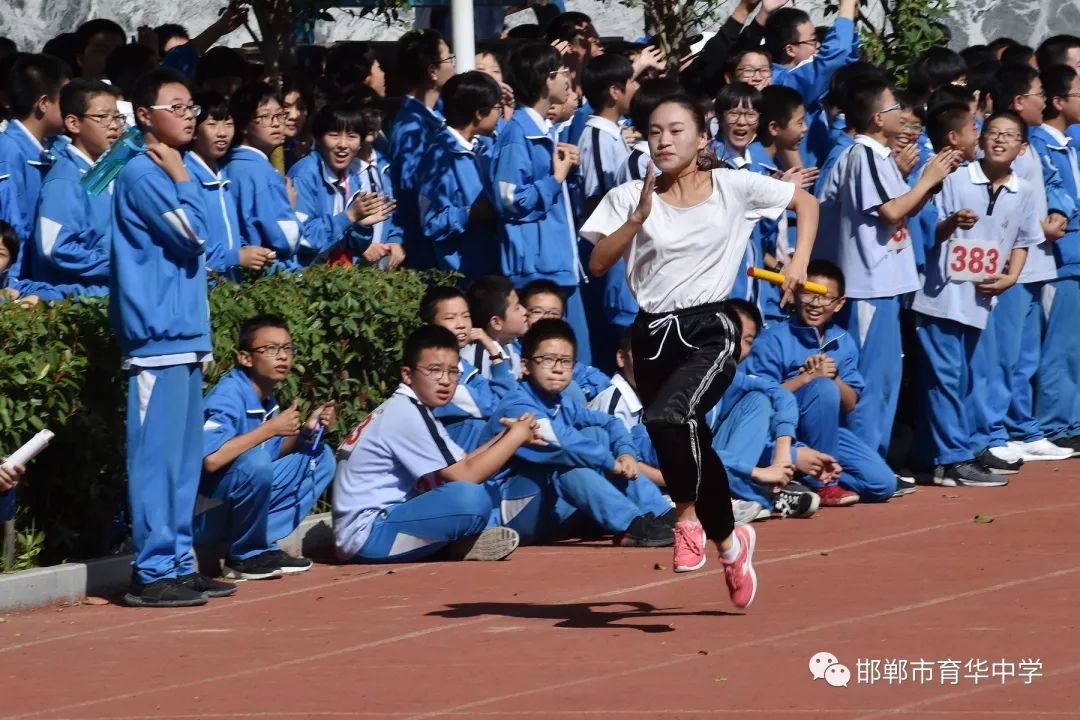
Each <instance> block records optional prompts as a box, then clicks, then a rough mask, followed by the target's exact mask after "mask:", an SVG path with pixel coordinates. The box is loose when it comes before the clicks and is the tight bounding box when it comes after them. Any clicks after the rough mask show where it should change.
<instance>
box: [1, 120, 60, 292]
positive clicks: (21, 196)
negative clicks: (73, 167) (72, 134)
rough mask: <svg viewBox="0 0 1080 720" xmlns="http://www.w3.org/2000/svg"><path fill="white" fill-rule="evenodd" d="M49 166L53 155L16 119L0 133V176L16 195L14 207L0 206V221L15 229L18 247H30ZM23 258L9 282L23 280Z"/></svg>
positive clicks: (21, 254)
mask: <svg viewBox="0 0 1080 720" xmlns="http://www.w3.org/2000/svg"><path fill="white" fill-rule="evenodd" d="M64 140H65V141H66V140H67V139H66V138H64ZM52 163H53V157H52V155H51V154H50V153H49V152H48V151H47V150H46V149H45V147H43V146H42V144H41V143H40V142H39V141H38V139H37V138H35V137H34V136H33V135H31V134H30V131H29V130H27V129H26V126H25V125H23V124H22V123H21V122H19V121H18V120H12V121H11V122H10V123H9V124H8V126H7V129H6V130H4V132H3V133H0V175H3V174H7V175H10V177H9V181H13V182H14V190H15V195H16V198H15V204H14V206H11V205H8V202H5V205H8V209H4V208H2V207H0V210H4V214H2V215H0V220H3V221H5V222H6V223H8V224H9V225H11V226H12V227H13V228H14V229H15V234H16V235H18V236H19V241H20V245H21V246H26V245H29V244H30V238H31V237H32V236H33V233H34V220H35V219H36V217H37V204H38V197H39V195H40V194H41V184H42V182H44V180H45V174H46V173H47V172H48V171H49V168H50V167H51V166H52ZM24 256H25V253H22V252H20V253H19V257H18V259H17V260H16V261H15V262H14V263H13V264H12V266H11V269H10V273H9V278H10V280H15V279H18V278H21V277H23V273H22V270H21V269H22V265H23V262H22V261H23V257H24Z"/></svg>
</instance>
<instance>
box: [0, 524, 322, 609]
mask: <svg viewBox="0 0 1080 720" xmlns="http://www.w3.org/2000/svg"><path fill="white" fill-rule="evenodd" d="M278 544H279V545H281V548H282V549H283V550H285V552H287V553H289V554H290V555H307V556H320V555H326V554H332V552H333V548H334V534H333V531H332V529H331V525H330V513H321V514H319V515H311V516H309V517H307V518H305V519H304V521H303V522H302V523H300V527H298V528H297V529H296V530H295V531H294V532H293V533H292V534H291V535H289V536H288V537H287V538H285V539H284V540H281V541H280V542H279V543H278ZM203 560H204V561H205V559H203ZM130 580H131V555H116V556H113V557H105V558H98V559H96V560H89V561H87V562H85V563H65V564H63V565H54V566H52V567H44V568H33V569H32V570H22V571H20V572H17V573H12V574H10V575H0V612H6V611H11V610H26V609H28V608H36V607H42V606H45V605H52V604H55V603H77V602H81V601H83V600H85V599H86V598H87V597H92V596H95V595H96V596H100V595H111V594H114V593H117V592H120V591H121V590H123V589H124V588H126V587H127V584H128V582H130Z"/></svg>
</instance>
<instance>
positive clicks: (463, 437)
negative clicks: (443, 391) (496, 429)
mask: <svg viewBox="0 0 1080 720" xmlns="http://www.w3.org/2000/svg"><path fill="white" fill-rule="evenodd" d="M458 367H459V368H460V369H461V378H460V379H459V380H458V386H457V389H456V390H455V391H454V397H453V399H452V400H450V402H449V404H447V405H444V406H443V407H439V408H435V411H434V412H435V417H437V418H438V419H439V421H440V422H441V423H442V424H443V426H444V427H445V428H446V432H447V433H448V434H449V435H450V437H451V438H452V439H453V440H454V442H456V443H457V444H458V445H459V446H461V448H462V449H463V450H465V452H472V451H473V450H475V449H476V448H478V447H480V445H481V444H482V442H481V438H482V437H483V435H484V427H485V426H486V425H487V422H488V419H489V418H490V417H491V415H492V413H494V412H495V408H497V407H498V405H499V401H500V400H502V398H503V396H504V395H506V393H508V392H510V391H511V390H513V389H514V388H516V387H517V380H516V379H515V378H514V370H513V369H512V368H511V367H510V362H509V361H503V362H501V363H498V364H496V365H491V366H490V368H491V379H490V380H489V379H487V378H485V377H484V376H483V374H482V373H481V372H480V369H479V368H478V367H476V366H475V365H473V364H472V363H470V362H469V361H468V360H466V359H465V358H461V359H460V360H459V361H458Z"/></svg>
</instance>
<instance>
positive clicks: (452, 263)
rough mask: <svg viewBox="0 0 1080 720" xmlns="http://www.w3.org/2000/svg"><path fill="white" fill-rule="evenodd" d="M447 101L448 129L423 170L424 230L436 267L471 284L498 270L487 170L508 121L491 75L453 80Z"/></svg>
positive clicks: (473, 73)
mask: <svg viewBox="0 0 1080 720" xmlns="http://www.w3.org/2000/svg"><path fill="white" fill-rule="evenodd" d="M442 97H443V98H444V100H445V105H444V108H445V111H446V127H444V128H442V129H440V130H439V131H438V132H437V133H436V134H435V136H434V139H433V140H432V143H431V148H430V150H429V152H428V153H427V154H425V155H424V156H423V158H422V159H421V160H420V163H419V166H418V168H417V172H418V173H419V175H420V180H419V194H420V214H421V226H422V229H423V232H424V235H425V236H426V237H427V238H429V239H430V240H431V242H432V243H433V244H434V248H435V263H436V267H438V268H439V269H441V270H453V271H455V272H459V273H461V274H462V275H463V276H464V277H463V282H466V283H467V282H469V281H471V280H472V279H474V278H478V277H480V276H482V275H486V274H488V273H491V272H495V271H496V270H497V269H498V260H497V257H498V243H497V237H498V225H497V223H496V217H497V216H496V214H495V208H494V207H493V206H492V204H491V200H490V198H489V196H488V191H487V186H486V178H487V169H486V168H487V165H488V163H490V161H491V157H490V143H491V140H490V138H491V136H492V135H494V133H495V128H496V126H497V125H498V123H499V120H500V118H501V117H502V90H501V88H500V87H499V84H498V83H497V82H495V80H494V78H492V77H491V76H490V75H487V74H485V73H481V72H476V71H471V72H467V73H462V74H460V75H455V76H454V77H452V78H450V80H449V81H447V83H446V85H445V86H443V92H442Z"/></svg>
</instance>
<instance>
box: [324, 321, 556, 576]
mask: <svg viewBox="0 0 1080 720" xmlns="http://www.w3.org/2000/svg"><path fill="white" fill-rule="evenodd" d="M458 360H459V358H458V342H457V339H456V338H455V337H454V335H453V333H451V332H450V331H449V330H447V329H446V328H442V327H435V326H432V325H425V326H423V327H421V328H419V329H417V330H414V331H413V332H412V334H410V335H409V337H408V338H406V340H405V350H404V357H403V358H402V363H401V365H402V367H401V384H400V385H399V386H398V388H397V390H396V391H395V392H394V394H393V395H391V396H390V398H389V399H388V400H387V401H386V402H384V403H383V404H382V405H380V406H379V407H378V408H376V409H375V410H374V411H372V413H371V414H370V415H368V416H367V417H366V418H365V419H364V420H363V421H362V422H361V423H360V424H359V425H358V426H357V427H356V429H355V430H353V431H352V433H350V435H349V437H348V438H346V440H345V442H344V444H342V446H341V449H340V450H339V453H338V456H339V463H338V470H337V475H336V477H335V479H334V540H335V544H336V545H337V552H338V556H339V557H340V558H341V559H343V560H351V561H357V562H411V561H413V560H419V559H421V558H425V557H429V556H431V555H434V554H435V553H436V552H438V551H439V550H442V549H443V548H447V547H449V550H448V553H449V556H450V557H452V558H455V559H461V560H501V559H503V558H504V557H506V556H507V555H509V554H510V553H512V552H513V551H514V549H515V548H517V546H518V542H519V538H518V534H517V533H516V532H515V531H514V530H512V529H510V528H505V527H488V526H489V524H490V521H491V516H492V511H493V509H494V506H493V504H492V496H491V494H489V492H488V488H487V487H485V485H484V482H485V481H486V480H488V479H489V478H491V477H492V476H494V475H495V474H496V473H498V472H499V471H500V470H501V469H502V468H503V466H505V465H506V463H507V461H508V460H509V459H510V457H511V456H512V455H513V454H514V452H515V451H516V450H518V449H520V448H521V447H522V446H523V445H525V444H526V443H543V442H544V441H543V440H542V439H541V437H540V435H539V428H538V426H537V423H536V418H535V417H534V416H533V415H531V414H529V413H524V414H522V415H520V416H519V417H517V418H515V419H508V418H500V419H499V420H497V421H494V422H497V423H498V426H499V427H498V429H497V430H496V431H495V432H493V433H492V434H491V435H492V437H491V439H490V440H489V441H487V442H486V443H485V444H484V445H482V446H480V447H479V448H477V449H476V450H474V451H472V452H470V453H466V452H465V451H464V450H462V449H461V448H460V447H459V446H458V445H457V443H455V442H454V441H453V440H451V439H450V436H449V435H447V433H446V428H444V427H443V425H442V423H440V422H439V421H438V420H437V419H436V418H435V416H434V415H433V414H432V410H433V409H435V408H438V407H442V406H443V405H446V404H447V403H448V402H450V400H451V399H452V398H453V397H454V390H455V388H456V386H457V383H458V378H459V376H460V373H461V371H460V370H459V369H458Z"/></svg>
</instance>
